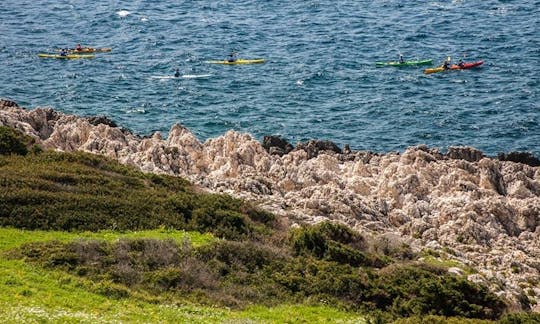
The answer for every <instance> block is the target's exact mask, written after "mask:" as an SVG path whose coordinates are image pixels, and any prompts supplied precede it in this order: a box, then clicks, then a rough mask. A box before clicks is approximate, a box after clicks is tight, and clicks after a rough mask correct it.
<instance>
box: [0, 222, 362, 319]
mask: <svg viewBox="0 0 540 324" xmlns="http://www.w3.org/2000/svg"><path fill="white" fill-rule="evenodd" d="M121 237H122V238H123V237H130V238H133V237H137V238H141V237H145V238H171V239H174V240H177V241H183V240H184V239H186V238H187V239H189V240H190V241H191V242H192V243H193V244H194V245H200V244H205V243H207V242H209V241H211V240H212V239H213V238H212V236H210V235H208V234H200V233H197V232H183V231H163V230H154V231H143V232H127V233H115V232H110V231H107V232H97V233H91V232H84V233H68V232H58V231H25V230H18V229H9V228H1V229H0V253H2V254H4V253H5V252H6V251H7V250H9V249H11V248H14V247H17V246H19V245H21V244H23V243H29V242H40V241H48V240H60V241H66V242H67V241H70V240H75V239H79V238H92V239H105V240H115V239H118V238H121ZM0 278H1V279H0V317H1V318H2V322H11V323H21V322H26V323H28V322H42V321H53V322H78V323H95V322H96V321H99V322H117V321H125V322H158V321H159V322H175V323H178V322H205V323H213V322H223V321H236V320H255V321H257V322H289V323H294V322H309V323H328V322H332V321H338V322H351V323H362V322H363V319H362V317H361V316H359V315H357V314H354V313H346V312H342V311H339V310H336V309H334V308H332V307H324V306H306V305H283V306H279V307H276V308H265V307H259V306H255V307H251V308H248V309H246V310H244V311H231V310H228V309H225V308H213V307H201V306H197V305H193V304H187V303H186V304H184V305H166V304H159V303H153V302H152V300H149V301H145V300H144V296H142V298H139V299H131V298H125V299H120V300H117V299H111V298H107V297H104V296H103V295H101V294H98V293H95V292H93V290H96V289H99V287H96V284H95V283H93V282H91V281H88V280H85V279H83V278H80V277H76V276H73V275H70V274H66V273H64V272H60V271H50V270H45V269H42V268H38V267H33V266H32V265H30V264H27V263H25V262H24V261H22V260H11V259H8V258H5V257H0Z"/></svg>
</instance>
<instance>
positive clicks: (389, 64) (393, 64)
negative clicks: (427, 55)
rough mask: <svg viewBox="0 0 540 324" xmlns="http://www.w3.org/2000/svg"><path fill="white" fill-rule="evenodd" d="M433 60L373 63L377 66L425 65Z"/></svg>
mask: <svg viewBox="0 0 540 324" xmlns="http://www.w3.org/2000/svg"><path fill="white" fill-rule="evenodd" d="M432 61H433V60H418V61H405V62H403V63H401V62H375V65H376V66H377V67H382V66H398V67H399V66H416V65H427V64H431V62H432Z"/></svg>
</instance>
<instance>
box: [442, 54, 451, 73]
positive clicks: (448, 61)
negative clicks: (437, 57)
mask: <svg viewBox="0 0 540 324" xmlns="http://www.w3.org/2000/svg"><path fill="white" fill-rule="evenodd" d="M442 68H443V69H445V70H448V69H449V68H450V56H449V57H448V58H447V59H446V60H445V61H444V62H443V65H442Z"/></svg>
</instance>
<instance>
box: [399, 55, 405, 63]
mask: <svg viewBox="0 0 540 324" xmlns="http://www.w3.org/2000/svg"><path fill="white" fill-rule="evenodd" d="M399 63H401V64H403V63H405V59H404V58H403V54H401V53H399Z"/></svg>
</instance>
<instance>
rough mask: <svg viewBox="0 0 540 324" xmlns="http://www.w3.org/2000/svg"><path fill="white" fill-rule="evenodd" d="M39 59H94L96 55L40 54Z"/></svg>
mask: <svg viewBox="0 0 540 324" xmlns="http://www.w3.org/2000/svg"><path fill="white" fill-rule="evenodd" d="M38 56H39V57H43V58H55V59H66V60H68V59H82V58H94V57H95V55H92V54H68V55H60V54H44V53H39V54H38Z"/></svg>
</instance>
